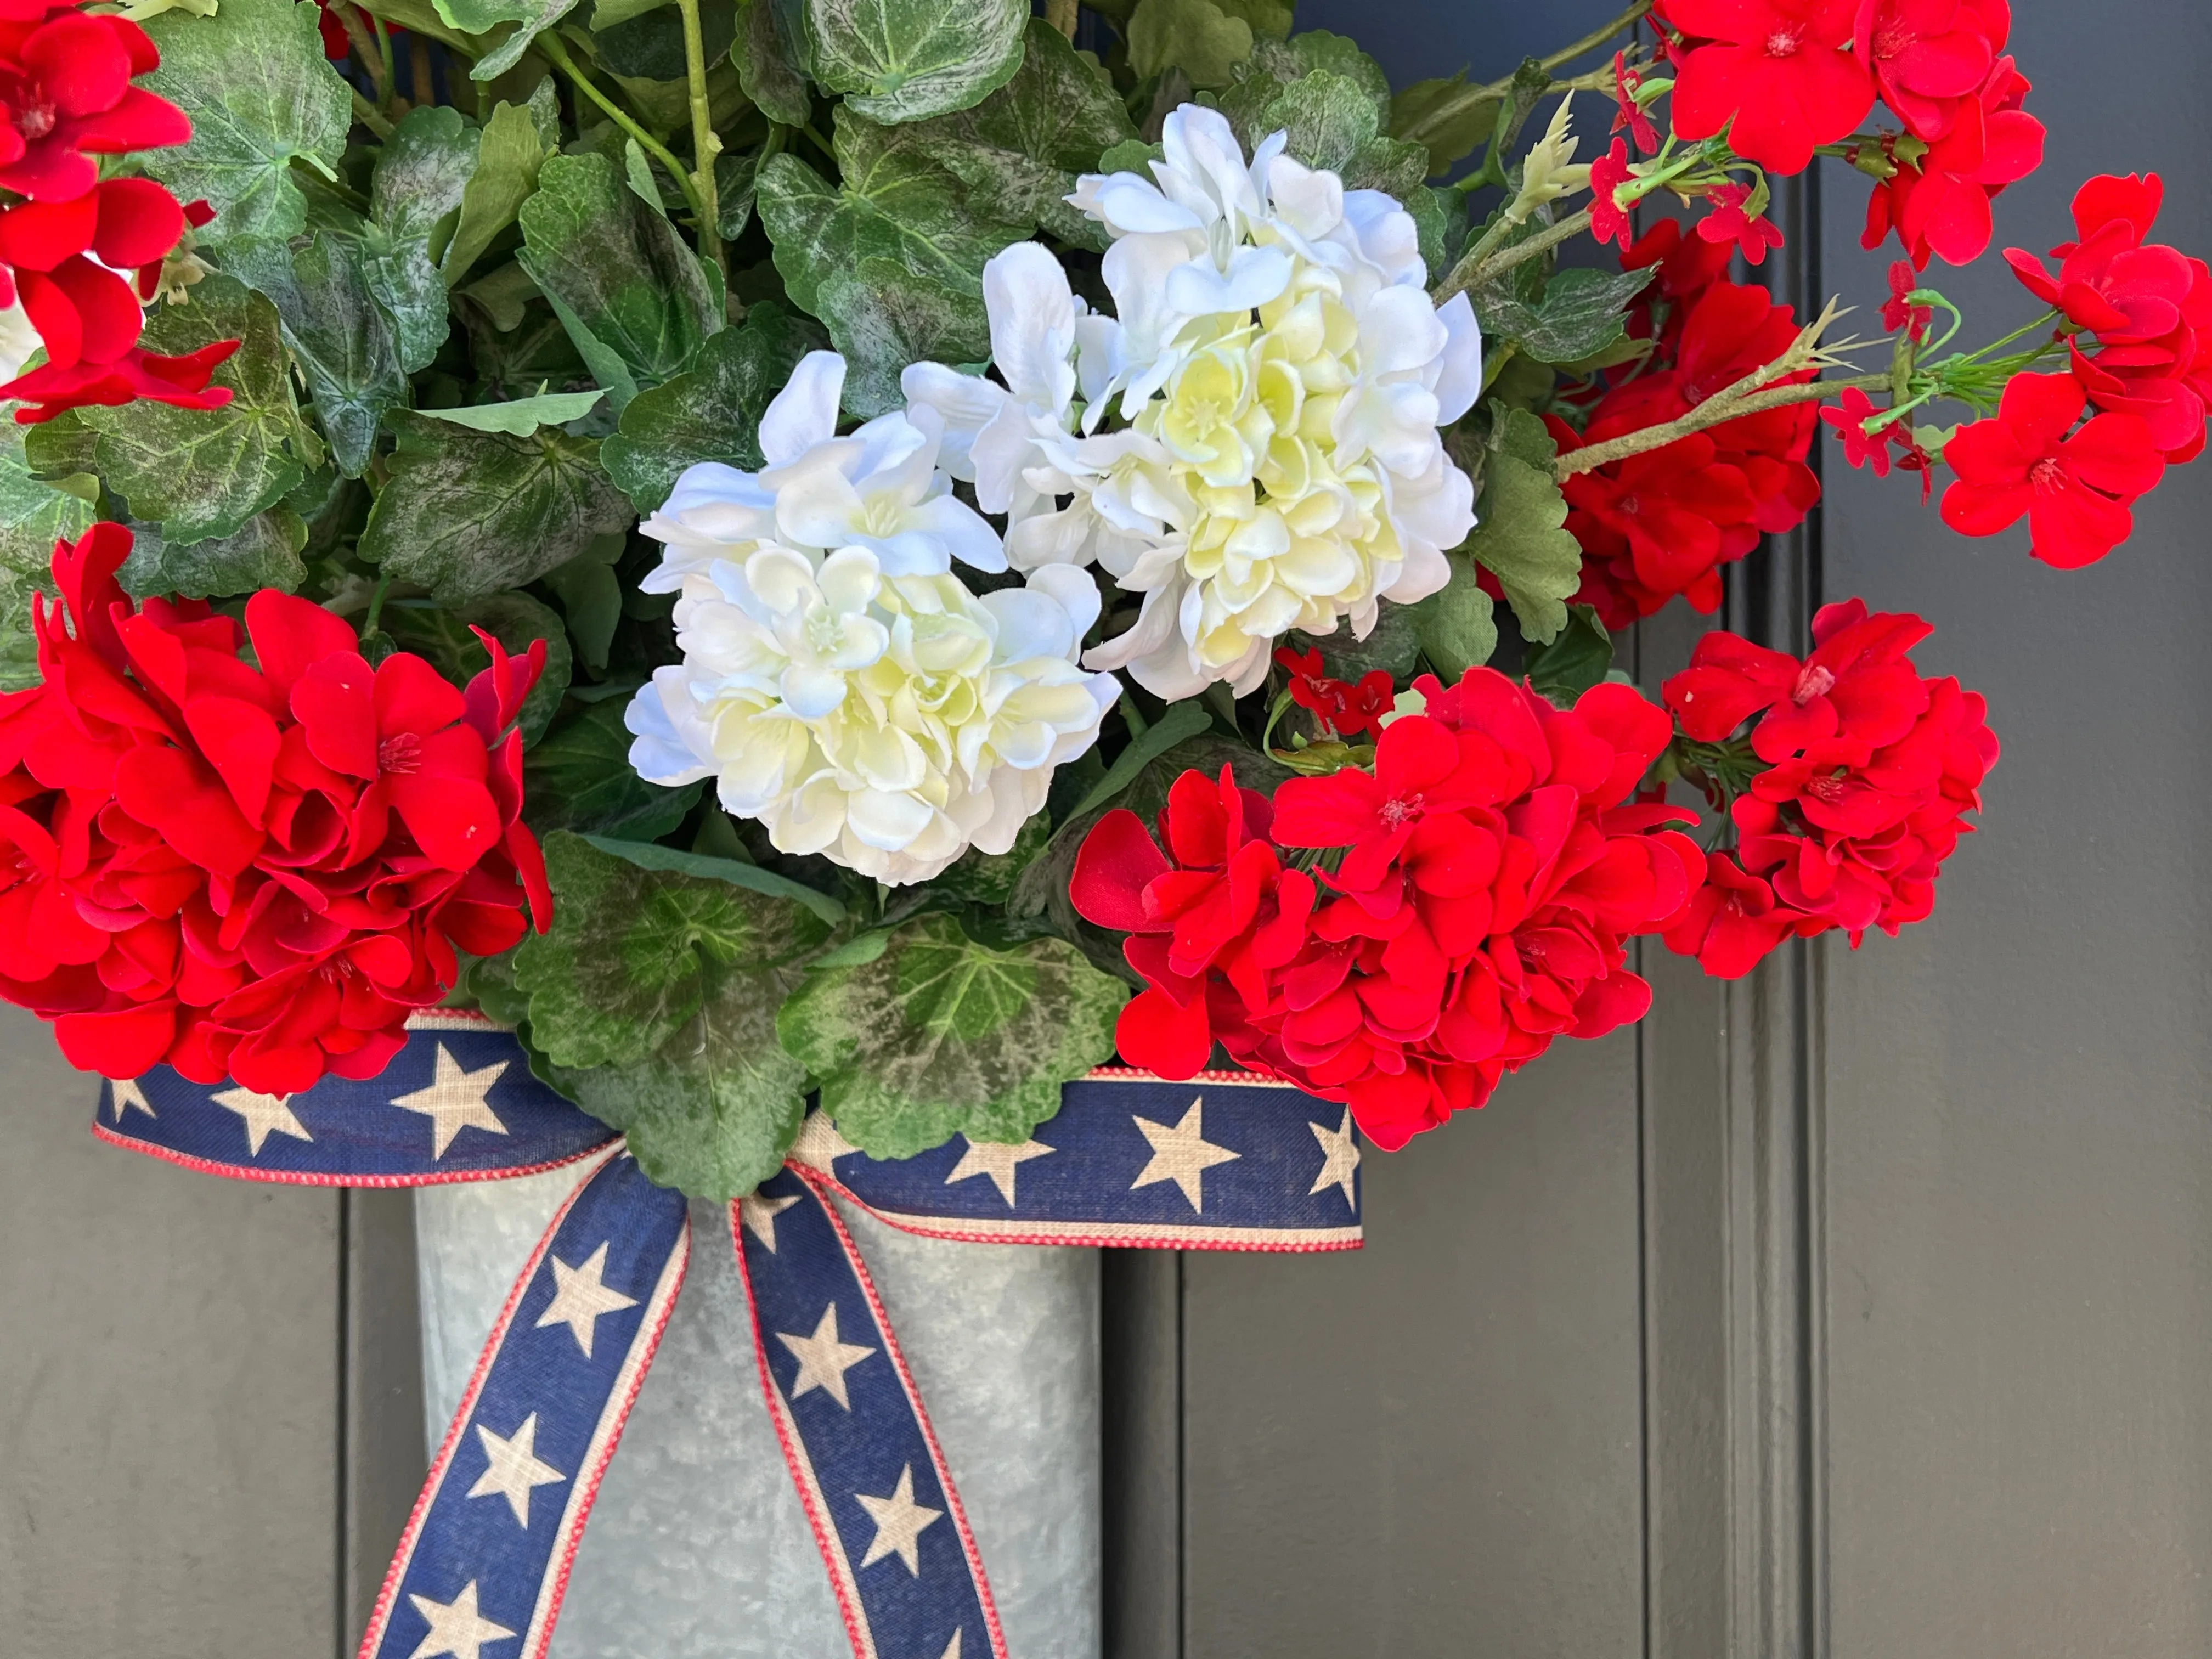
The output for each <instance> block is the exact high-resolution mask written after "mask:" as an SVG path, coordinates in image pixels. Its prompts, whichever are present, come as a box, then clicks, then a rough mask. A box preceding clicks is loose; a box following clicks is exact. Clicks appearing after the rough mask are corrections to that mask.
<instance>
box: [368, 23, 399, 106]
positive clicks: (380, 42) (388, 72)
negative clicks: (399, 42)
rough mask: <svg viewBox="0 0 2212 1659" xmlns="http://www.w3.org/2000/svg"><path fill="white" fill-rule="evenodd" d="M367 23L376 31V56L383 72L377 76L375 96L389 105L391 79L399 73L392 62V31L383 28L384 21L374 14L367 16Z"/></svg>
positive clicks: (390, 99)
mask: <svg viewBox="0 0 2212 1659" xmlns="http://www.w3.org/2000/svg"><path fill="white" fill-rule="evenodd" d="M368 23H369V27H371V28H373V29H374V30H375V31H376V55H377V57H378V58H380V60H381V62H382V64H383V70H384V72H383V73H382V74H381V75H380V76H377V80H376V95H377V97H378V99H379V100H380V101H382V102H384V103H386V104H389V103H390V102H391V101H392V82H393V78H394V77H395V76H397V75H398V73H399V70H398V66H397V65H395V64H393V63H392V31H391V30H390V29H388V28H386V27H385V26H384V20H383V19H382V18H381V17H379V16H378V15H376V14H375V13H374V12H370V13H369V14H368Z"/></svg>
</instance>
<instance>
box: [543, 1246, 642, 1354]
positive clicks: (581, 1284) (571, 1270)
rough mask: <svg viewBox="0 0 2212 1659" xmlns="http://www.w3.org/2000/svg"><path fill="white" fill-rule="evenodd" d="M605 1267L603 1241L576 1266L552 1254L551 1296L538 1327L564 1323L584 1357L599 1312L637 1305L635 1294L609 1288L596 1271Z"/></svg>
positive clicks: (596, 1323)
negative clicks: (626, 1293) (626, 1294)
mask: <svg viewBox="0 0 2212 1659" xmlns="http://www.w3.org/2000/svg"><path fill="white" fill-rule="evenodd" d="M606 1270H607V1247H606V1245H605V1244H602V1245H600V1246H599V1249H596V1250H593V1251H592V1253H591V1255H588V1256H586V1258H585V1259H584V1265H583V1266H582V1267H570V1266H569V1265H568V1263H567V1262H565V1261H562V1260H561V1258H560V1257H559V1256H557V1255H556V1256H555V1257H554V1258H553V1300H552V1302H551V1303H550V1304H549V1305H548V1306H547V1308H546V1310H545V1311H544V1313H542V1314H540V1315H538V1329H539V1330H541V1331H542V1330H544V1328H546V1327H547V1326H548V1325H566V1326H567V1327H568V1329H569V1332H570V1333H571V1334H573V1335H574V1337H575V1339H576V1346H578V1347H580V1348H581V1349H582V1350H583V1351H584V1358H586V1359H589V1358H591V1357H592V1331H593V1329H594V1328H597V1326H598V1324H599V1318H600V1316H602V1315H605V1314H611V1313H619V1312H620V1311H621V1310H623V1309H624V1308H635V1306H637V1298H636V1297H632V1296H624V1295H623V1293H622V1292H621V1291H617V1290H610V1289H609V1288H608V1287H607V1285H605V1283H603V1282H602V1280H601V1278H600V1275H601V1274H603V1273H605V1272H606Z"/></svg>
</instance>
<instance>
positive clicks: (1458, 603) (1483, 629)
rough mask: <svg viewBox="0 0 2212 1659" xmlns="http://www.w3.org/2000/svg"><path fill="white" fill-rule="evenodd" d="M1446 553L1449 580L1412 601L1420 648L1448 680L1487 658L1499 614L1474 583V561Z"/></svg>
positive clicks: (1495, 638) (1492, 649) (1494, 645)
mask: <svg viewBox="0 0 2212 1659" xmlns="http://www.w3.org/2000/svg"><path fill="white" fill-rule="evenodd" d="M1445 557H1446V559H1447V560H1448V561H1449V563H1450V565H1451V569H1452V574H1451V580H1450V581H1449V582H1447V583H1446V584H1445V585H1444V586H1443V590H1442V591H1441V592H1435V593H1431V594H1430V595H1429V597H1428V598H1427V599H1423V600H1422V601H1421V602H1420V603H1419V605H1414V606H1413V627H1414V629H1415V631H1416V632H1417V633H1418V634H1419V636H1420V641H1421V649H1422V650H1424V651H1425V652H1426V653H1428V657H1429V660H1430V662H1431V663H1432V664H1434V665H1436V671H1437V675H1438V676H1439V677H1440V678H1442V679H1443V681H1444V682H1445V683H1446V684H1451V683H1453V682H1455V681H1456V680H1457V679H1458V678H1460V676H1461V675H1462V674H1464V673H1466V672H1467V671H1468V669H1470V668H1474V667H1476V666H1479V665H1481V664H1483V663H1486V662H1488V661H1489V660H1490V659H1491V656H1492V653H1495V652H1496V651H1497V649H1498V618H1497V616H1496V614H1495V610H1496V608H1495V607H1494V606H1493V605H1492V604H1491V602H1490V595H1489V594H1487V593H1486V592H1483V591H1482V589H1481V588H1480V586H1477V585H1476V582H1475V574H1474V562H1473V561H1472V560H1471V559H1470V558H1469V557H1468V556H1467V555H1466V554H1464V553H1459V552H1454V553H1449V554H1447V555H1446V556H1445Z"/></svg>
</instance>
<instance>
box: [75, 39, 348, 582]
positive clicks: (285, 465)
mask: <svg viewBox="0 0 2212 1659" xmlns="http://www.w3.org/2000/svg"><path fill="white" fill-rule="evenodd" d="M195 26H196V27H197V25H195ZM190 292H191V302H190V303H189V304H186V305H181V306H164V307H158V308H157V309H155V311H153V312H151V313H148V316H147V319H146V330H145V332H144V333H143V335H142V336H141V337H140V339H141V341H142V343H143V344H144V345H145V347H146V349H148V350H149V351H159V352H164V353H183V352H189V351H194V350H197V349H199V348H200V347H202V346H204V345H208V344H210V343H213V342H215V341H217V340H238V341H240V342H241V344H240V347H239V349H238V350H237V351H236V352H235V353H234V355H233V356H231V358H230V360H229V362H226V363H224V364H223V365H222V368H218V369H217V370H216V372H215V384H216V385H217V386H228V387H229V388H230V392H231V399H230V401H229V402H228V404H224V405H223V406H222V408H221V409H217V410H194V409H178V408H174V407H173V406H172V405H170V404H155V403H136V404H125V405H124V406H123V407H121V408H119V409H86V410H80V411H79V412H78V419H79V421H81V422H82V424H83V425H84V426H85V427H87V428H90V429H91V430H93V431H94V432H96V433H97V434H99V440H98V443H97V446H96V447H95V449H94V455H95V457H96V458H97V471H99V474H100V477H101V479H102V480H103V481H105V483H106V485H107V487H108V489H111V490H112V491H114V492H115V493H116V494H117V495H120V496H122V497H123V499H124V500H125V501H126V502H128V503H129V505H130V508H131V517H132V518H134V519H139V520H149V521H154V520H158V521H159V522H160V524H161V533H162V536H163V537H164V538H165V539H166V540H167V541H169V542H172V543H175V544H179V545H181V544H187V543H191V542H197V541H205V540H207V539H208V538H210V537H219V536H228V535H230V534H232V533H233V532H235V531H237V530H238V529H240V527H241V526H244V524H245V523H246V520H248V519H251V518H252V517H253V515H254V514H255V513H260V512H262V511H264V509H266V508H268V507H273V506H275V505H276V502H277V501H281V500H282V499H283V496H284V495H285V494H286V492H287V491H289V489H291V488H292V487H293V486H294V485H295V484H296V483H299V482H300V480H301V477H304V476H305V474H306V472H307V469H308V468H309V467H311V466H313V465H316V464H317V463H319V461H320V460H321V459H322V447H321V445H320V444H319V443H318V442H317V441H315V435H314V434H313V432H312V431H310V430H309V429H308V428H307V422H305V421H304V420H303V419H301V415H300V406H299V404H297V403H296V402H295V400H294V398H293V396H292V377H291V373H290V371H289V368H287V367H286V365H285V360H284V343H283V338H282V337H281V336H280V334H279V331H278V329H277V321H276V307H273V306H271V305H270V303H269V301H267V300H265V299H264V298H263V297H262V296H261V295H258V294H254V293H252V292H249V291H248V290H247V289H246V288H245V287H243V286H242V285H241V284H240V283H236V282H234V281H233V280H232V279H231V278H229V277H228V276H208V277H204V278H203V279H202V280H201V281H200V282H198V283H195V284H194V285H193V286H192V288H191V290H190Z"/></svg>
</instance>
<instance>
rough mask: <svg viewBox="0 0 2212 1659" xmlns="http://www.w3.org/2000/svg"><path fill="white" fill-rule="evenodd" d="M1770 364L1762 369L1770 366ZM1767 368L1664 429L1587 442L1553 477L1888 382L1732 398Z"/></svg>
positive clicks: (1555, 467) (1818, 384)
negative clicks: (1749, 417)
mask: <svg viewBox="0 0 2212 1659" xmlns="http://www.w3.org/2000/svg"><path fill="white" fill-rule="evenodd" d="M1771 367H1772V365H1771V364H1769V365H1767V366H1766V368H1771ZM1766 368H1759V369H1756V370H1753V372H1752V373H1751V374H1747V375H1746V376H1744V378H1743V379H1742V380H1739V381H1737V382H1736V385H1735V386H1730V387H1729V388H1728V389H1727V390H1726V391H1724V392H1717V393H1715V394H1714V395H1713V396H1712V397H1711V398H1707V399H1706V400H1705V402H1704V403H1702V404H1699V405H1698V406H1697V407H1696V408H1695V409H1693V410H1691V411H1690V412H1689V413H1688V414H1686V415H1685V416H1682V417H1681V418H1680V420H1674V421H1668V422H1666V423H1665V424H1664V425H1662V426H1647V427H1645V428H1644V429H1643V430H1642V431H1640V432H1624V433H1623V434H1621V435H1620V437H1618V438H1607V440H1606V441H1604V442H1603V443H1595V444H1587V445H1585V446H1584V447H1582V448H1580V449H1576V450H1571V451H1569V452H1568V453H1566V454H1565V455H1562V456H1560V457H1559V459H1557V460H1556V461H1554V462H1553V463H1552V476H1553V477H1555V478H1558V479H1559V480H1560V481H1561V482H1562V483H1564V482H1565V480H1567V479H1569V478H1571V477H1574V476H1575V474H1577V472H1588V471H1590V470H1591V469H1592V468H1593V467H1600V466H1603V465H1606V464H1607V462H1609V461H1620V460H1626V459H1627V458H1628V457H1630V456H1631V455H1641V454H1644V453H1645V452H1647V451H1649V450H1654V449H1664V448H1665V447H1667V446H1668V444H1671V443H1673V442H1674V441H1676V440H1677V439H1680V438H1686V437H1688V436H1689V435H1691V434H1692V433H1693V432H1702V431H1704V430H1705V428H1707V427H1709V426H1718V425H1720V424H1721V423H1722V422H1723V421H1733V420H1735V419H1736V418H1737V417H1738V416H1744V415H1756V414H1759V412H1760V411H1762V410H1769V409H1786V408H1788V407H1789V406H1790V404H1810V403H1818V402H1819V401H1820V399H1821V398H1828V397H1832V396H1833V395H1834V394H1835V393H1837V392H1844V391H1848V390H1850V388H1851V387H1853V386H1857V387H1858V388H1859V389H1860V390H1862V391H1866V392H1872V391H1875V390H1877V389H1879V388H1881V387H1884V386H1887V385H1888V384H1889V376H1888V375H1887V374H1854V375H1851V376H1850V377H1849V378H1848V379H1845V380H1808V381H1807V382H1805V383H1804V384H1802V385H1800V386H1764V387H1762V388H1761V389H1759V390H1756V391H1749V392H1745V393H1744V394H1743V395H1742V396H1741V397H1738V396H1736V395H1735V391H1736V386H1745V385H1747V383H1750V382H1754V381H1757V380H1758V379H1759V376H1760V375H1761V374H1765V373H1766Z"/></svg>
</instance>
